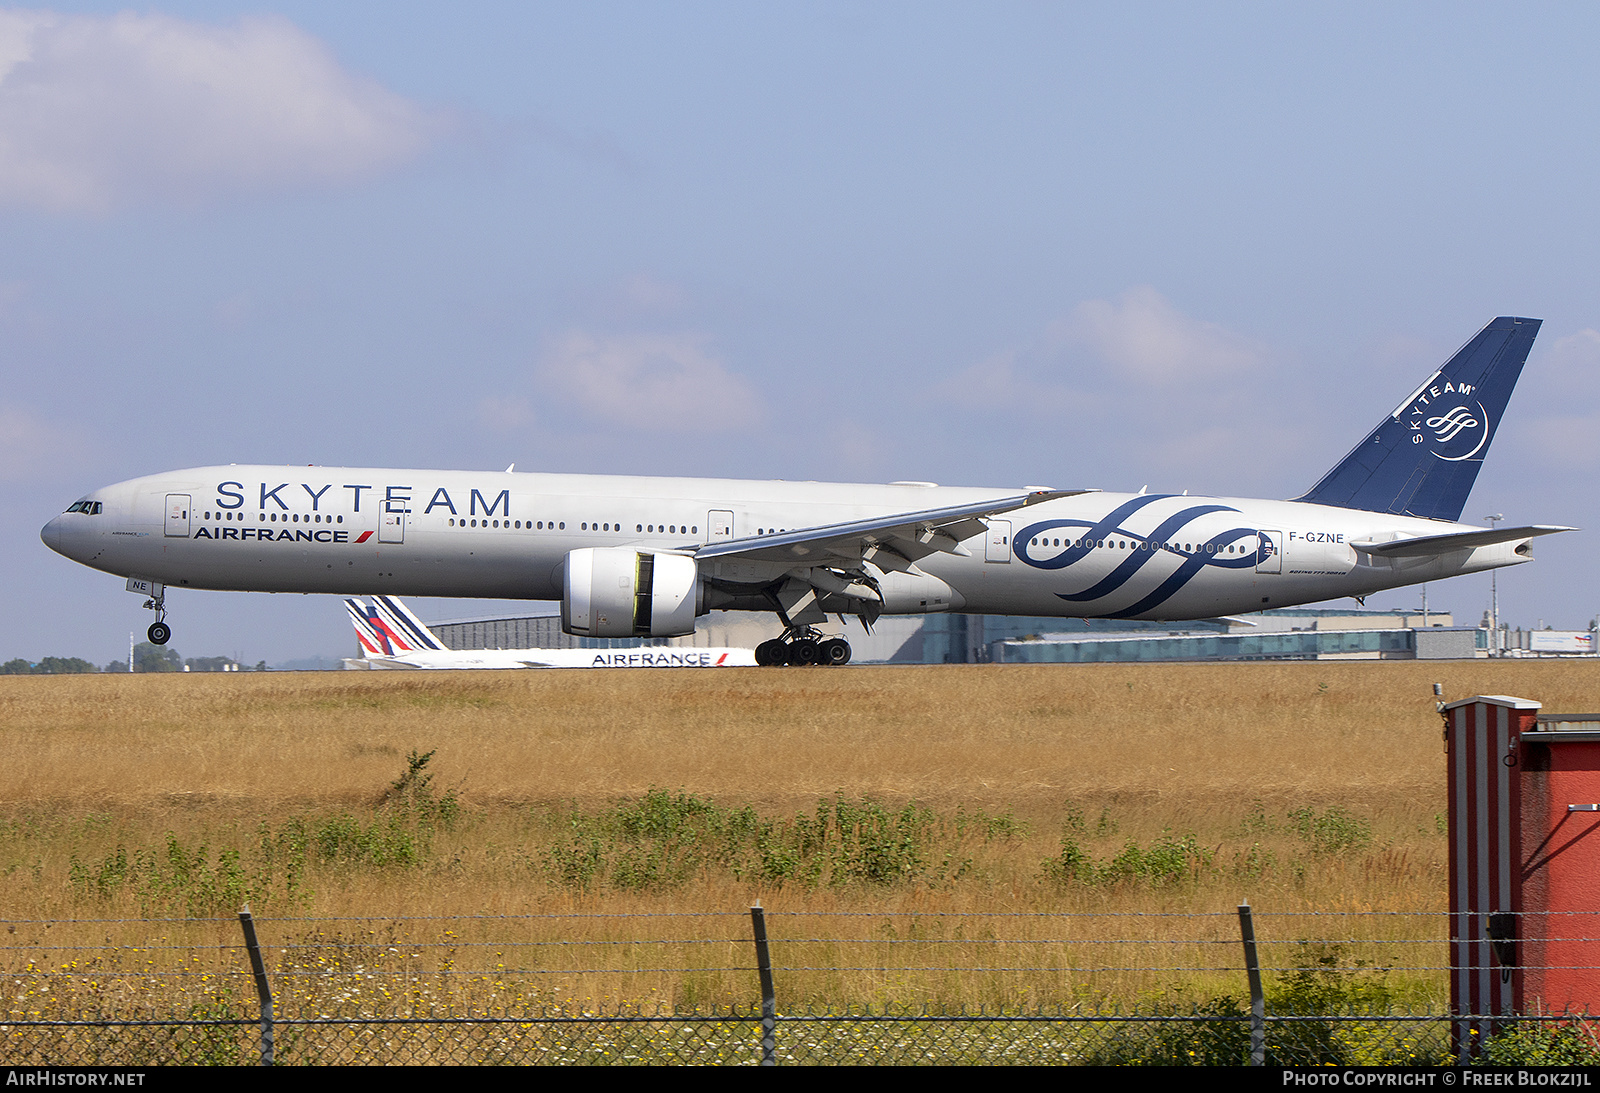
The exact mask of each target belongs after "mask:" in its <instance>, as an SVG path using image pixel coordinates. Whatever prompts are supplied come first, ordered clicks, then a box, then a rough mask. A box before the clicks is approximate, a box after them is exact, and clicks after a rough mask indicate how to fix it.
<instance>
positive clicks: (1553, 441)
mask: <svg viewBox="0 0 1600 1093" xmlns="http://www.w3.org/2000/svg"><path fill="white" fill-rule="evenodd" d="M1538 364H1539V372H1540V373H1542V375H1540V374H1538V373H1535V372H1532V371H1530V372H1528V373H1527V374H1526V376H1525V378H1524V385H1525V386H1530V387H1533V391H1534V392H1535V393H1543V394H1544V395H1545V396H1546V400H1547V401H1544V402H1536V403H1535V405H1536V407H1537V409H1535V411H1534V413H1533V416H1531V417H1529V418H1527V419H1525V421H1524V422H1522V423H1521V424H1520V426H1519V427H1517V433H1518V435H1519V436H1525V437H1526V438H1527V439H1528V441H1529V442H1530V443H1531V446H1532V448H1533V450H1534V451H1535V452H1537V453H1538V455H1539V457H1540V458H1541V459H1543V460H1544V462H1545V463H1546V464H1547V465H1548V466H1549V467H1551V468H1556V467H1582V468H1591V467H1593V466H1594V465H1595V464H1596V462H1600V331H1596V330H1593V329H1584V330H1580V331H1578V332H1577V333H1575V334H1569V335H1567V336H1566V337H1564V338H1557V339H1556V340H1555V341H1554V342H1552V343H1551V345H1550V348H1549V350H1548V351H1547V352H1546V353H1545V355H1544V356H1543V358H1542V359H1541V360H1540V361H1539V362H1538ZM1528 380H1532V381H1533V384H1528V382H1527V381H1528ZM1547 410H1548V411H1555V412H1541V411H1547Z"/></svg>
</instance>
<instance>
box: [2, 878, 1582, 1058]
mask: <svg viewBox="0 0 1600 1093" xmlns="http://www.w3.org/2000/svg"><path fill="white" fill-rule="evenodd" d="M4 925H5V927H6V929H7V931H8V933H7V935H6V936H7V937H8V938H9V939H10V940H9V941H8V943H6V944H4V945H0V954H3V956H0V958H3V961H4V963H3V973H4V978H3V981H0V1057H3V1058H0V1061H3V1062H4V1063H6V1064H10V1065H84V1066H123V1067H134V1066H150V1065H170V1064H250V1063H257V1062H264V1061H270V1062H273V1063H276V1064H280V1065H281V1064H333V1063H343V1064H353V1063H384V1064H393V1063H399V1064H449V1063H471V1064H496V1063H510V1064H540V1063H559V1064H574V1063H577V1064H598V1063H609V1064H630V1063H633V1064H663V1063H694V1064H725V1063H726V1064H752V1065H754V1064H761V1063H769V1064H773V1063H776V1064H792V1063H806V1064H828V1063H839V1064H862V1063H871V1064H877V1063H888V1064H914V1063H921V1064H940V1063H952V1064H974V1063H988V1064H1012V1063H1014V1064H1041V1063H1056V1064H1140V1063H1143V1064H1167V1065H1172V1064H1189V1065H1244V1064H1249V1063H1252V1062H1254V1063H1257V1064H1261V1063H1265V1064H1268V1065H1298V1064H1336V1065H1412V1066H1415V1065H1437V1064H1441V1063H1448V1062H1453V1061H1456V1060H1457V1058H1458V1057H1461V1058H1462V1059H1463V1061H1465V1059H1466V1058H1468V1057H1470V1058H1471V1059H1472V1060H1474V1061H1491V1062H1518V1063H1530V1062H1533V1063H1537V1062H1546V1063H1596V1062H1600V1042H1597V1040H1596V1038H1595V1035H1594V1033H1593V1032H1592V1031H1591V1028H1590V1025H1589V1024H1588V1022H1587V1021H1585V1020H1584V1019H1582V1018H1575V1017H1570V1016H1549V1015H1542V1016H1529V1017H1526V1018H1518V1019H1516V1020H1508V1019H1506V1018H1503V1017H1499V1018H1481V1019H1480V1018H1469V1017H1462V1016H1452V1015H1451V1014H1450V1013H1449V1012H1448V978H1447V976H1448V973H1449V971H1450V969H1448V968H1447V967H1446V966H1445V964H1444V957H1445V954H1446V952H1447V946H1446V939H1445V932H1446V929H1447V925H1448V924H1447V920H1446V916H1445V915H1442V914H1432V915H1424V914H1359V915H1357V914H1347V915H1340V914H1329V915H1279V916H1263V915H1253V916H1252V915H1251V914H1250V913H1249V912H1248V909H1247V908H1240V909H1239V911H1238V912H1228V913H1218V914H1171V915H1126V914H1123V915H1093V914H1036V915H1028V914H907V913H891V914H876V913H865V912H864V913H861V914H857V915H841V914H837V913H829V914H804V913H796V914H774V913H772V912H770V911H768V912H763V911H761V910H760V909H759V908H758V909H752V911H751V912H748V913H746V912H742V911H741V912H737V913H727V914H700V915H685V914H662V915H620V914H619V915H595V914H591V915H539V916H483V917H476V918H469V919H463V918H444V919H419V918H397V919H383V920H376V919H345V918H339V919H329V918H289V919H281V920H280V919H274V920H255V919H252V918H250V917H249V916H248V914H246V915H242V916H240V919H239V920H238V921H235V920H231V919H184V920H137V921H130V920H73V921H47V920H29V921H14V922H7V923H4ZM258 936H259V943H258V942H257V940H256V939H257V937H258ZM1480 1040H1482V1041H1483V1042H1481V1043H1480V1042H1479V1041H1480ZM1462 1044H1466V1045H1467V1048H1468V1051H1467V1052H1465V1053H1463V1052H1461V1051H1460V1045H1462Z"/></svg>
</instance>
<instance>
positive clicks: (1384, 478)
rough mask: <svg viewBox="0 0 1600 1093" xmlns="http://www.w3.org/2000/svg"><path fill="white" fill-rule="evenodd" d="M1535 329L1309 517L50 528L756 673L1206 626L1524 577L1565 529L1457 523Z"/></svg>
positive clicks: (852, 508) (752, 486) (768, 515)
mask: <svg viewBox="0 0 1600 1093" xmlns="http://www.w3.org/2000/svg"><path fill="white" fill-rule="evenodd" d="M1538 330H1539V320H1537V319H1518V318H1499V319H1495V320H1494V321H1493V322H1491V323H1490V324H1489V325H1488V326H1486V327H1484V328H1483V330H1481V331H1480V332H1479V333H1478V334H1477V335H1476V336H1475V337H1473V338H1472V340H1471V341H1469V342H1468V343H1467V344H1466V345H1465V346H1463V347H1462V348H1461V349H1460V350H1459V351H1458V352H1457V353H1456V354H1455V356H1453V357H1451V359H1450V360H1449V361H1448V362H1447V363H1446V364H1445V365H1444V367H1443V368H1441V369H1439V370H1438V371H1436V372H1434V373H1433V374H1432V375H1430V376H1429V377H1428V378H1427V379H1426V380H1424V381H1423V382H1422V384H1421V385H1420V386H1418V387H1417V388H1416V389H1415V390H1413V391H1412V392H1411V393H1410V394H1409V395H1407V396H1406V398H1405V399H1404V400H1402V401H1401V402H1400V404H1399V405H1398V406H1396V407H1395V408H1394V410H1393V411H1392V412H1391V413H1389V414H1387V415H1385V416H1384V418H1383V420H1382V421H1380V422H1379V423H1378V426H1377V428H1375V429H1374V430H1373V431H1372V432H1371V433H1370V434H1369V435H1368V436H1367V437H1366V438H1365V439H1364V440H1363V441H1362V442H1361V443H1360V444H1358V445H1357V446H1356V447H1355V449H1354V450H1353V451H1351V453H1350V454H1349V455H1348V456H1346V457H1345V458H1344V460H1342V461H1341V462H1340V463H1339V464H1338V465H1336V466H1335V467H1334V468H1333V469H1332V470H1330V471H1329V472H1328V473H1327V474H1325V475H1324V476H1323V477H1322V478H1321V480H1320V481H1318V482H1317V484H1316V485H1314V486H1313V487H1312V488H1311V489H1310V490H1308V491H1307V492H1306V493H1305V494H1304V495H1302V496H1300V497H1298V498H1295V499H1294V500H1290V501H1270V500H1244V499H1237V498H1228V497H1190V496H1187V495H1183V496H1175V495H1172V494H1152V493H1146V492H1144V491H1140V492H1139V493H1137V494H1126V493H1102V492H1100V491H1098V490H1089V489H1074V490H1053V489H1041V488H1033V487H1027V488H1022V489H1015V488H1013V489H977V488H969V487H961V488H957V487H940V486H935V485H932V484H931V483H923V482H895V483H891V484H889V485H859V484H858V485H844V484H829V483H818V482H759V481H739V480H730V479H698V478H645V477H623V476H603V477H602V476H590V475H565V474H517V473H514V471H513V468H511V467H508V468H507V469H506V470H505V471H504V472H498V473H496V472H483V471H427V470H384V469H358V470H353V469H346V468H336V467H318V466H307V467H275V466H235V465H231V464H230V465H228V466H223V467H204V468H199V469H196V470H185V471H173V472H171V473H169V474H159V475H152V476H150V477H147V478H136V479H132V480H130V481H127V482H121V483H118V484H117V485H114V486H106V487H104V488H102V489H98V490H95V491H94V492H92V493H89V494H87V495H86V496H84V497H83V498H81V499H80V500H78V501H76V502H74V503H73V504H72V505H71V506H70V507H69V508H68V509H67V511H66V512H64V513H63V514H61V515H60V516H57V517H56V518H55V519H53V520H51V521H50V522H49V523H48V524H46V525H45V528H44V531H43V533H42V537H43V539H44V541H45V543H46V544H47V545H49V546H50V547H51V549H53V550H56V551H58V552H59V553H61V554H64V555H66V556H67V557H69V558H72V559H73V560H75V561H79V562H82V563H83V564H84V565H88V566H92V567H94V568H96V569H101V570H104V571H106V572H108V573H115V574H117V575H119V576H122V577H126V578H128V588H129V590H130V591H136V592H141V593H143V594H145V595H146V596H147V597H148V599H147V602H146V604H145V606H146V607H149V608H151V609H153V610H154V611H155V612H156V621H155V623H154V624H152V625H151V627H150V630H149V636H150V640H151V641H152V642H154V643H156V644H158V645H159V644H162V643H164V642H166V641H167V640H168V639H169V638H170V637H171V630H170V629H169V628H168V626H167V624H166V621H165V619H166V601H165V594H166V591H167V590H168V589H169V588H211V589H234V590H245V591H258V592H328V593H339V594H343V595H351V594H364V593H365V594H383V595H411V596H467V597H475V598H492V599H528V600H560V601H561V616H562V625H563V628H564V629H565V630H566V631H567V633H569V634H579V635H584V636H589V637H630V636H645V637H672V636H677V635H683V634H689V633H692V632H693V631H694V628H695V619H696V617H697V616H699V615H703V614H705V613H706V612H708V611H711V610H713V609H719V608H720V609H724V610H746V611H770V612H773V613H775V614H776V615H777V616H778V618H779V620H781V622H782V623H783V627H784V629H783V634H782V636H781V637H779V638H775V639H773V640H772V641H768V642H764V643H762V645H761V646H759V647H758V648H757V650H756V657H757V660H758V661H760V662H761V663H762V664H769V665H770V664H787V663H795V664H812V663H819V662H820V663H827V664H842V663H844V662H845V661H847V660H849V658H850V647H849V645H848V644H847V643H846V642H845V641H844V639H843V638H841V637H828V636H826V635H824V634H822V633H821V632H820V631H818V630H817V625H818V624H822V623H825V622H826V619H827V616H828V615H835V616H839V617H840V618H841V621H842V617H843V616H844V615H854V616H857V617H858V618H859V619H860V620H861V621H862V622H863V624H866V625H870V624H871V623H872V621H873V620H875V619H876V618H878V617H879V616H880V615H885V614H889V615H895V614H920V613H926V612H933V611H964V612H972V613H978V614H1001V615H1007V614H1009V615H1037V616H1061V617H1071V618H1118V619H1195V618H1211V617H1216V616H1225V615H1234V614H1240V613H1245V612H1250V611H1257V610H1260V609H1262V608H1266V607H1286V606H1290V605H1293V604H1300V603H1308V602H1313V601H1317V600H1327V599H1333V598H1337V597H1341V596H1353V597H1355V598H1356V599H1357V600H1363V599H1364V598H1365V597H1366V596H1367V595H1369V594H1371V593H1373V592H1377V591H1380V590H1382V589H1386V588H1396V587H1400V586H1403V585H1409V584H1416V583H1418V582H1422V581H1437V580H1440V579H1442V578H1445V577H1451V576H1455V575H1457V574H1461V573H1475V572H1479V571H1482V570H1487V569H1494V568H1497V567H1500V566H1509V565H1516V564H1519V563H1521V562H1526V561H1529V560H1530V559H1531V557H1532V553H1531V550H1530V544H1531V540H1532V539H1533V538H1534V537H1535V536H1538V535H1544V534H1548V533H1550V532H1556V531H1570V530H1572V529H1570V528H1565V527H1556V526H1549V525H1537V526H1523V527H1506V528H1497V529H1488V528H1481V527H1475V526H1472V525H1468V524H1461V523H1458V522H1457V521H1458V520H1459V518H1460V516H1461V512H1462V508H1463V507H1464V505H1465V504H1466V500H1467V494H1468V493H1469V492H1470V491H1471V489H1472V484H1473V481H1474V480H1475V479H1476V477H1477V474H1478V468H1479V467H1480V466H1481V465H1482V461H1483V458H1484V455H1485V453H1486V452H1487V451H1488V449H1489V443H1490V441H1491V440H1492V439H1493V438H1494V434H1495V430H1496V428H1497V427H1498V425H1499V423H1500V416H1501V413H1502V411H1503V410H1504V409H1505V405H1506V402H1507V400H1508V399H1509V398H1510V396H1511V390H1512V388H1513V386H1515V384H1516V381H1517V377H1518V376H1519V375H1520V374H1521V372H1522V366H1523V363H1524V362H1525V361H1526V360H1527V356H1528V351H1529V349H1530V348H1531V347H1532V345H1533V339H1534V336H1535V335H1536V334H1537V333H1538Z"/></svg>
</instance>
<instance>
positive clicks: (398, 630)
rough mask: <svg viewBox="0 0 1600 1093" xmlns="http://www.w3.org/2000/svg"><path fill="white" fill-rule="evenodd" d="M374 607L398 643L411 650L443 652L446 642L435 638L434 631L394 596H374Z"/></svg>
mask: <svg viewBox="0 0 1600 1093" xmlns="http://www.w3.org/2000/svg"><path fill="white" fill-rule="evenodd" d="M372 602H373V605H374V606H375V607H376V608H377V612H378V615H379V617H380V618H382V619H383V621H384V622H385V623H386V624H387V625H388V627H389V629H390V630H391V631H392V636H394V637H395V638H396V639H397V640H398V641H400V642H401V643H403V644H405V645H406V646H408V647H409V649H429V650H435V651H439V652H442V651H444V648H445V645H444V642H442V641H440V640H439V639H438V638H436V637H434V636H433V631H432V630H429V629H428V628H427V626H425V625H424V624H423V622H422V620H421V619H419V618H417V616H415V615H413V614H412V613H411V608H409V607H407V606H406V605H405V604H403V603H401V602H400V601H399V600H398V599H396V598H395V597H393V596H374V597H372Z"/></svg>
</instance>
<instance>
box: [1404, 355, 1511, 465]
mask: <svg viewBox="0 0 1600 1093" xmlns="http://www.w3.org/2000/svg"><path fill="white" fill-rule="evenodd" d="M1472 392H1473V385H1472V384H1470V383H1453V382H1451V381H1450V380H1445V381H1444V382H1443V383H1440V382H1439V379H1438V376H1435V377H1434V378H1433V379H1431V380H1429V381H1428V382H1427V383H1425V384H1423V385H1422V387H1421V389H1420V390H1418V391H1417V393H1416V394H1415V395H1413V396H1411V400H1410V405H1409V407H1407V408H1406V409H1405V410H1403V411H1402V412H1401V414H1397V415H1395V416H1396V417H1401V416H1403V417H1404V418H1405V421H1406V427H1407V428H1408V429H1410V430H1411V443H1413V444H1426V445H1428V450H1429V452H1431V453H1432V454H1433V455H1434V456H1435V457H1436V458H1439V459H1442V460H1444V461H1445V462H1447V463H1459V462H1461V461H1462V460H1464V459H1471V458H1472V457H1473V456H1475V455H1477V454H1478V453H1479V452H1481V451H1482V450H1483V446H1484V445H1485V444H1487V443H1488V442H1489V413H1488V411H1487V410H1485V409H1484V407H1483V403H1481V402H1478V401H1477V400H1475V399H1472V398H1468V397H1465V396H1470V395H1471V394H1472Z"/></svg>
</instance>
